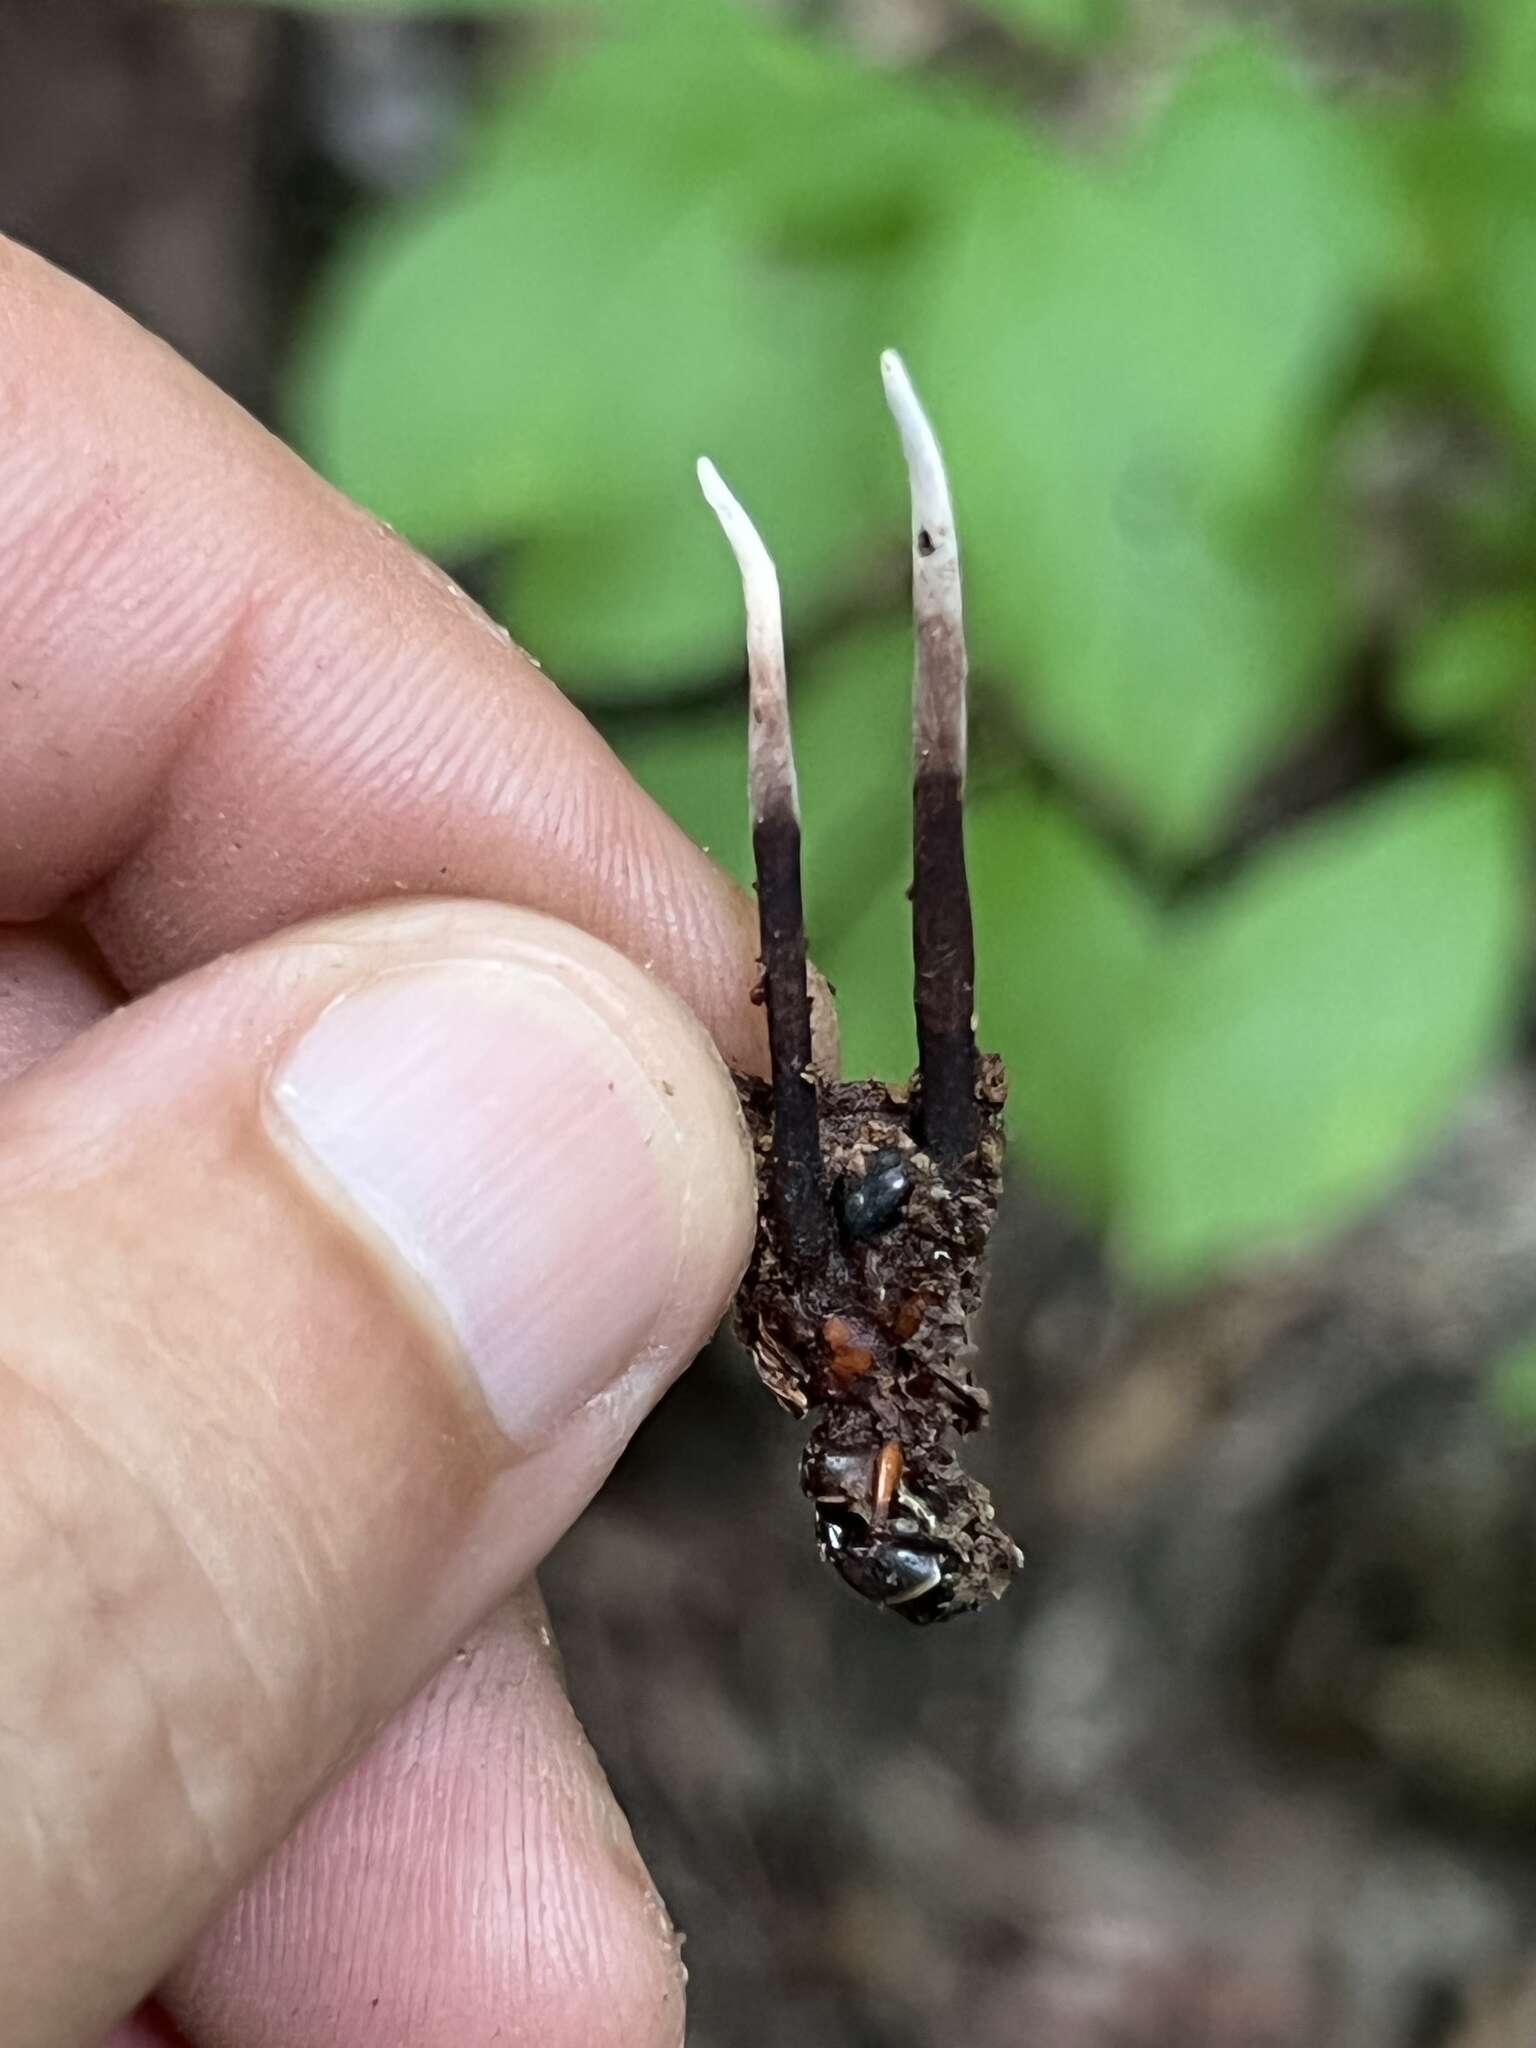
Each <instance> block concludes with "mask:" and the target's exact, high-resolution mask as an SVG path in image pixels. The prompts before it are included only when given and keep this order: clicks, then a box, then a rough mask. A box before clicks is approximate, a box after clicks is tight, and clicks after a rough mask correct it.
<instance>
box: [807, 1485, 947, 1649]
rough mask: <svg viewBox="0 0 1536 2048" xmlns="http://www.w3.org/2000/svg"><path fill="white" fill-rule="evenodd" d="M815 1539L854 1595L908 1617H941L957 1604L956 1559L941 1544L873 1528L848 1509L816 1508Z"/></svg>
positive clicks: (904, 1617)
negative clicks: (954, 1580) (954, 1573)
mask: <svg viewBox="0 0 1536 2048" xmlns="http://www.w3.org/2000/svg"><path fill="white" fill-rule="evenodd" d="M816 1538H817V1542H818V1543H819V1545H820V1548H821V1554H822V1556H823V1557H824V1558H825V1559H826V1561H827V1563H828V1564H829V1565H831V1567H832V1569H833V1570H834V1571H835V1572H836V1573H837V1574H838V1576H839V1577H840V1578H842V1579H843V1580H844V1582H845V1583H846V1584H847V1585H849V1586H851V1587H852V1588H853V1590H854V1592H855V1593H858V1594H860V1595H862V1597H863V1598H864V1599H866V1600H872V1601H873V1602H874V1604H875V1605H876V1606H877V1607H892V1608H897V1609H899V1610H900V1611H901V1614H902V1617H903V1619H904V1620H906V1621H915V1622H927V1621H942V1620H943V1619H944V1617H945V1616H946V1615H947V1614H949V1613H951V1612H952V1611H953V1609H954V1605H955V1599H954V1594H955V1587H954V1583H953V1580H952V1578H951V1569H952V1564H953V1560H952V1558H951V1557H950V1554H949V1552H947V1551H946V1550H945V1549H944V1548H943V1547H942V1546H938V1547H936V1546H934V1545H933V1544H931V1543H925V1542H923V1541H922V1540H921V1539H920V1538H915V1537H908V1536H904V1535H902V1534H901V1533H900V1532H899V1531H897V1530H895V1529H869V1528H867V1527H866V1526H865V1525H864V1524H863V1523H862V1522H861V1521H860V1520H859V1518H858V1517H857V1516H856V1515H852V1514H849V1513H848V1512H847V1511H846V1510H844V1509H840V1508H831V1507H818V1508H817V1510H816Z"/></svg>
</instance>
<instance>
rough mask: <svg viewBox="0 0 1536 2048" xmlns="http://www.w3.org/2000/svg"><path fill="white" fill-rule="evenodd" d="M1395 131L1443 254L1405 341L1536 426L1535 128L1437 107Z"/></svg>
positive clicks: (1423, 215) (1427, 230)
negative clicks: (1535, 337)
mask: <svg viewBox="0 0 1536 2048" xmlns="http://www.w3.org/2000/svg"><path fill="white" fill-rule="evenodd" d="M1386 133H1387V134H1388V135H1389V137H1390V139H1391V142H1392V144H1393V145H1394V147H1395V150H1396V154H1397V161H1398V165H1399V170H1400V175H1401V177H1402V180H1403V183H1404V186H1405V188H1406V190H1407V192H1408V194H1409V196H1410V198H1411V200H1412V202H1413V205H1414V209H1415V214H1416V217H1417V219H1418V220H1419V222H1420V225H1421V229H1422V232H1423V234H1424V236H1425V238H1426V241H1427V244H1428V246H1429V248H1430V250H1431V252H1432V256H1433V261H1432V263H1430V264H1429V265H1427V266H1426V267H1425V269H1424V270H1423V272H1422V274H1421V276H1420V279H1419V291H1418V294H1417V296H1416V297H1415V298H1414V299H1413V300H1412V301H1411V302H1410V303H1409V305H1408V306H1407V308H1406V311H1405V317H1404V321H1403V336H1402V339H1403V344H1404V346H1405V348H1406V350H1407V352H1408V353H1409V355H1410V357H1412V356H1417V357H1419V358H1420V359H1425V358H1427V359H1428V360H1429V361H1430V363H1431V364H1432V365H1433V367H1434V368H1435V369H1436V370H1439V371H1442V372H1443V371H1445V370H1449V371H1450V372H1451V373H1452V374H1453V375H1454V376H1456V377H1458V378H1459V379H1460V380H1461V381H1462V383H1463V384H1464V385H1465V386H1466V387H1467V389H1468V390H1469V391H1471V392H1472V393H1473V394H1475V395H1476V397H1477V398H1478V399H1479V400H1480V401H1481V402H1483V403H1489V402H1491V403H1492V404H1493V405H1494V406H1495V407H1497V408H1498V409H1499V410H1501V411H1503V412H1505V413H1507V414H1508V416H1509V417H1510V418H1511V419H1512V420H1513V421H1514V422H1515V423H1516V424H1517V425H1518V426H1519V427H1520V428H1521V429H1522V430H1523V431H1524V433H1525V434H1526V436H1527V437H1530V436H1532V435H1536V349H1533V348H1532V345H1531V335H1532V332H1533V326H1532V323H1533V322H1536V130H1529V129H1528V130H1521V129H1518V128H1515V127H1497V126H1483V125H1480V124H1479V123H1478V122H1477V121H1475V120H1474V119H1472V118H1470V117H1463V118H1460V119H1447V118H1445V117H1444V116H1438V117H1437V116H1427V115H1426V116H1424V117H1422V118H1420V119H1419V120H1416V121H1400V122H1397V123H1394V124H1393V126H1392V127H1391V128H1390V129H1389V130H1387V131H1386Z"/></svg>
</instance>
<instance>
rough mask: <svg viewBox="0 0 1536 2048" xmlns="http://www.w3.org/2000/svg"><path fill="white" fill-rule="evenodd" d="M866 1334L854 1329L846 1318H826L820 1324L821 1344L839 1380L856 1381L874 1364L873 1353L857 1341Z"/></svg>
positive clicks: (865, 1345)
mask: <svg viewBox="0 0 1536 2048" xmlns="http://www.w3.org/2000/svg"><path fill="white" fill-rule="evenodd" d="M868 1334H869V1333H868V1332H867V1331H861V1330H857V1329H855V1328H854V1326H853V1324H852V1323H850V1322H849V1320H848V1318H847V1317H846V1316H828V1317H827V1319H826V1321H825V1322H824V1323H823V1324H822V1326H821V1337H822V1342H823V1343H824V1344H825V1345H826V1347H827V1352H828V1354H829V1356H830V1358H831V1360H832V1370H833V1371H834V1372H835V1373H836V1374H837V1376H838V1378H839V1379H840V1380H856V1379H858V1378H859V1377H860V1376H861V1374H863V1373H866V1372H868V1371H869V1369H870V1367H871V1366H872V1365H873V1364H874V1362H875V1354H874V1352H873V1351H872V1350H871V1349H870V1347H869V1346H868V1345H867V1344H863V1343H860V1341H859V1339H860V1338H861V1336H867V1335H868Z"/></svg>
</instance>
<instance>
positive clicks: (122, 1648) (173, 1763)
mask: <svg viewBox="0 0 1536 2048" xmlns="http://www.w3.org/2000/svg"><path fill="white" fill-rule="evenodd" d="M0 1380H3V1381H8V1382H9V1383H10V1384H11V1386H12V1387H13V1388H15V1389H17V1390H18V1393H19V1396H20V1398H18V1396H17V1395H13V1396H12V1398H11V1400H9V1401H8V1402H7V1403H6V1412H7V1413H9V1414H12V1415H14V1414H15V1413H17V1412H18V1411H19V1410H20V1408H21V1406H22V1400H23V1399H26V1398H29V1399H30V1401H31V1402H32V1403H34V1404H37V1405H40V1406H42V1407H44V1408H45V1409H46V1410H47V1412H48V1414H49V1415H51V1416H52V1418H53V1420H54V1421H55V1423H57V1424H58V1425H59V1426H60V1427H61V1428H62V1429H63V1431H64V1432H65V1433H66V1434H67V1435H71V1436H73V1437H75V1439H76V1440H77V1441H80V1442H83V1443H84V1444H85V1445H86V1446H87V1448H88V1450H89V1452H90V1453H92V1454H93V1455H94V1457H95V1458H96V1460H98V1461H99V1462H100V1463H102V1464H105V1465H107V1466H108V1468H109V1469H111V1468H112V1459H111V1456H110V1453H108V1452H107V1450H106V1449H105V1447H104V1446H103V1445H102V1444H101V1443H100V1442H99V1441H98V1439H97V1438H96V1437H95V1436H93V1435H92V1434H91V1433H90V1432H89V1431H87V1430H86V1429H85V1427H84V1425H83V1423H82V1422H81V1419H80V1418H79V1417H78V1416H76V1415H75V1414H73V1413H72V1412H71V1411H70V1410H69V1409H67V1408H66V1407H65V1406H64V1405H63V1403H62V1402H61V1401H60V1400H58V1398H57V1397H56V1396H54V1395H52V1394H50V1393H49V1392H48V1390H47V1389H45V1388H43V1387H40V1386H38V1385H37V1384H36V1383H35V1382H34V1381H33V1380H32V1379H31V1378H30V1377H29V1376H27V1375H25V1374H23V1373H22V1372H21V1371H20V1370H19V1368H17V1367H15V1366H13V1365H11V1364H10V1362H9V1361H8V1360H6V1359H5V1358H4V1357H0ZM119 1477H120V1478H121V1479H123V1480H126V1481H128V1483H129V1485H130V1486H131V1487H132V1491H133V1494H134V1497H135V1499H137V1500H138V1501H140V1502H141V1503H142V1504H143V1505H144V1506H145V1507H146V1508H147V1509H148V1511H149V1513H150V1516H151V1519H152V1522H153V1524H154V1526H155V1527H157V1528H158V1529H160V1530H162V1531H164V1532H167V1533H169V1534H170V1536H171V1537H172V1539H173V1541H175V1540H176V1539H177V1538H178V1537H179V1531H177V1530H176V1528H175V1526H174V1523H173V1521H172V1519H171V1518H170V1517H169V1516H168V1515H167V1513H166V1511H165V1508H164V1504H163V1503H162V1502H160V1501H158V1500H156V1499H155V1498H154V1497H153V1496H152V1495H149V1494H146V1493H145V1492H144V1491H143V1489H142V1488H140V1487H138V1486H137V1485H135V1484H134V1483H133V1481H132V1480H131V1479H130V1478H129V1475H128V1474H127V1473H126V1472H122V1471H121V1469H120V1468H119ZM8 1484H9V1487H10V1489H11V1497H12V1498H13V1499H15V1498H17V1497H18V1496H20V1497H21V1498H22V1499H23V1500H24V1501H29V1502H30V1503H31V1506H32V1509H33V1511H34V1513H35V1514H36V1516H37V1518H38V1521H39V1522H40V1523H41V1524H42V1525H44V1526H45V1527H46V1528H47V1529H48V1530H49V1531H50V1532H51V1534H52V1536H53V1538H54V1541H53V1543H51V1544H50V1545H49V1546H48V1550H49V1555H50V1557H55V1558H56V1557H57V1556H58V1555H59V1552H60V1546H62V1550H63V1553H64V1555H66V1556H67V1557H68V1558H69V1560H70V1561H71V1563H72V1565H73V1567H74V1576H75V1581H76V1584H77V1586H78V1588H79V1591H80V1593H81V1595H82V1596H83V1605H84V1607H85V1609H86V1611H87V1612H88V1613H89V1614H90V1615H91V1616H92V1617H93V1619H94V1621H95V1624H96V1626H97V1628H98V1630H99V1632H100V1633H101V1635H102V1636H103V1637H104V1638H106V1639H107V1640H108V1641H109V1642H110V1644H111V1645H112V1650H113V1651H115V1657H114V1656H113V1655H112V1654H111V1653H109V1655H108V1657H107V1658H106V1659H105V1660H104V1661H105V1662H106V1663H108V1664H109V1665H110V1664H114V1663H115V1665H116V1668H117V1669H119V1670H121V1669H122V1668H123V1667H124V1666H126V1668H127V1669H128V1670H130V1671H132V1672H133V1673H134V1675H135V1676H136V1678H137V1679H138V1681H139V1685H138V1691H139V1694H140V1697H141V1698H142V1699H143V1700H144V1702H145V1703H146V1704H147V1706H148V1708H149V1710H150V1712H151V1714H152V1715H153V1718H154V1732H155V1733H156V1734H157V1735H158V1736H159V1738H160V1740H159V1742H158V1743H157V1744H156V1745H155V1747H156V1749H157V1751H158V1753H159V1754H161V1755H162V1756H164V1758H165V1759H166V1761H167V1762H168V1764H169V1766H170V1771H171V1777H172V1780H173V1782H174V1787H175V1790H176V1791H177V1793H178V1794H179V1797H180V1808H181V1812H182V1813H183V1815H184V1816H185V1818H186V1819H187V1821H188V1822H189V1823H190V1824H191V1827H192V1830H193V1834H194V1837H195V1839H196V1841H197V1843H198V1845H199V1847H200V1850H201V1853H202V1856H203V1860H204V1862H205V1863H206V1865H207V1867H208V1869H209V1870H210V1871H212V1872H214V1873H215V1874H216V1878H217V1881H219V1882H221V1883H225V1882H230V1881H232V1880H233V1878H234V1876H235V1875H237V1873H235V1872H232V1871H230V1870H229V1869H228V1866H227V1864H226V1862H225V1859H224V1857H223V1856H222V1855H221V1853H220V1847H219V1830H218V1824H217V1822H216V1821H215V1820H214V1819H213V1818H212V1817H211V1816H210V1814H209V1813H208V1812H207V1811H206V1810H205V1807H204V1804H203V1802H202V1800H201V1799H200V1798H199V1797H198V1794H197V1792H196V1791H195V1789H194V1786H193V1782H192V1777H191V1774H190V1772H189V1771H188V1768H187V1765H186V1761H185V1759H184V1757H183V1754H182V1743H181V1742H180V1741H179V1740H178V1729H177V1717H176V1716H175V1714H174V1713H173V1712H172V1711H171V1709H170V1706H169V1704H168V1702H167V1701H166V1700H165V1698H164V1697H163V1696H162V1694H161V1691H160V1687H159V1685H158V1684H157V1683H156V1680H155V1677H154V1676H153V1674H152V1673H151V1672H150V1671H149V1670H148V1669H147V1668H146V1666H145V1664H144V1661H143V1659H142V1657H141V1655H140V1652H139V1648H138V1645H137V1643H136V1641H135V1640H134V1639H133V1632H132V1631H131V1630H127V1631H125V1630H123V1629H122V1628H120V1627H119V1626H118V1624H117V1621H116V1618H115V1610H116V1609H117V1607H118V1606H122V1607H123V1608H125V1609H126V1610H127V1611H129V1612H130V1613H131V1612H132V1610H133V1605H134V1603H133V1602H132V1601H131V1600H127V1601H123V1600H121V1599H120V1598H114V1599H110V1600H109V1599H108V1598H107V1596H106V1594H105V1591H104V1589H103V1588H102V1586H101V1585H100V1583H99V1581H98V1579H97V1575H96V1570H95V1567H94V1565H93V1564H92V1563H91V1561H90V1560H89V1558H88V1556H87V1554H86V1553H85V1552H84V1551H83V1550H82V1548H81V1544H80V1541H79V1538H78V1535H77V1532H76V1531H75V1530H74V1529H72V1528H71V1527H70V1525H69V1524H68V1523H67V1522H66V1521H62V1520H61V1519H60V1518H59V1516H58V1514H57V1513H56V1512H54V1510H53V1509H52V1508H51V1506H50V1504H49V1503H48V1502H47V1501H46V1500H44V1498H43V1497H42V1495H41V1494H40V1493H39V1491H38V1490H37V1488H36V1487H35V1486H33V1485H32V1484H31V1473H30V1470H29V1467H28V1462H27V1460H26V1459H25V1458H20V1459H16V1460H14V1461H13V1462H12V1464H11V1465H10V1467H9V1468H8ZM192 1562H193V1563H194V1565H195V1564H196V1559H195V1558H193V1559H192ZM204 1583H205V1584H207V1581H206V1580H205V1581H204ZM209 1590H210V1591H212V1590H213V1589H212V1588H211V1587H210V1588H209ZM214 1608H215V1612H217V1613H219V1614H221V1615H222V1614H224V1610H223V1608H222V1605H221V1604H220V1602H219V1601H218V1599H217V1597H216V1595H215V1598H214ZM65 1611H68V1610H67V1609H66V1610H65ZM225 1618H226V1619H227V1616H226V1617H225ZM33 1739H34V1741H35V1739H36V1734H35V1731H34V1737H33ZM134 1748H135V1752H136V1753H137V1752H138V1751H139V1750H140V1749H141V1748H142V1743H141V1742H138V1741H136V1742H135V1745H134ZM27 1775H28V1773H26V1772H24V1773H23V1778H22V1782H23V1783H25V1782H26V1777H27ZM51 1866H52V1868H53V1870H54V1872H55V1874H56V1875H63V1874H64V1872H62V1871H60V1869H59V1866H58V1860H57V1858H53V1859H51ZM74 1868H75V1870H76V1871H77V1872H78V1871H80V1869H81V1866H80V1865H78V1864H76V1865H75V1866H74ZM79 1903H80V1905H81V1906H82V1908H83V1909H84V1910H85V1911H86V1912H87V1913H88V1914H89V1913H90V1912H91V1908H90V1906H89V1904H88V1903H87V1902H86V1901H85V1899H83V1898H81V1899H80V1901H79Z"/></svg>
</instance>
